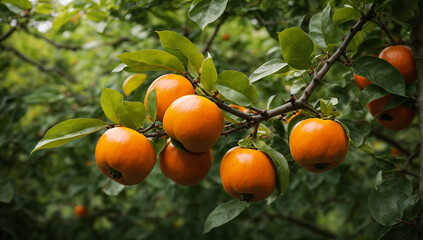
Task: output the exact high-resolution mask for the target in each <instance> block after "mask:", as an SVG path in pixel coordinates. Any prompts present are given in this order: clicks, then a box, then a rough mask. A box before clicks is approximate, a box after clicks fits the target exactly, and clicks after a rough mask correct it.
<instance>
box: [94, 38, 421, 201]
mask: <svg viewBox="0 0 423 240" xmlns="http://www.w3.org/2000/svg"><path fill="white" fill-rule="evenodd" d="M379 57H380V58H382V59H385V60H386V61H388V62H390V63H391V64H392V65H393V66H395V67H396V68H397V69H398V70H399V71H400V72H401V74H402V75H403V78H404V80H405V82H406V83H411V82H413V81H415V80H416V76H417V74H416V69H415V63H414V60H413V57H412V55H411V50H410V49H409V48H408V47H405V46H391V47H388V48H386V49H384V50H383V51H382V52H381V53H380V55H379ZM354 78H355V80H356V82H357V84H358V86H359V88H360V89H363V88H365V87H367V86H368V85H370V84H372V83H371V82H370V81H369V80H368V79H366V78H364V77H361V76H358V75H355V76H354ZM153 89H155V93H156V109H157V111H156V112H157V120H158V121H160V122H162V123H163V128H164V130H165V132H166V133H167V135H168V136H169V137H170V138H172V139H174V140H176V141H177V142H179V143H180V144H182V145H183V148H181V147H176V146H174V144H173V143H172V142H171V141H168V142H167V144H166V146H165V147H164V149H163V150H162V151H161V152H160V154H159V166H160V169H161V171H162V173H163V174H164V175H165V176H166V177H168V178H169V179H171V180H172V181H174V182H176V183H178V184H181V185H195V184H197V183H199V182H200V181H201V180H202V179H203V178H204V177H205V176H206V175H207V173H208V172H209V170H210V168H211V165H212V161H213V152H212V150H211V148H212V147H213V146H214V145H215V144H216V142H217V141H218V140H219V138H220V136H221V133H222V130H223V128H224V116H223V113H222V111H221V109H220V108H219V107H218V106H217V105H216V104H215V103H214V102H212V101H211V100H209V99H208V98H206V97H203V96H199V95H196V94H195V89H194V87H193V85H192V84H191V82H190V81H189V80H188V79H186V78H185V77H183V76H181V75H177V74H166V75H163V76H161V77H159V78H157V79H156V80H155V81H154V82H153V83H152V84H151V85H150V87H149V88H148V90H147V93H146V96H145V100H144V103H145V106H147V100H148V99H149V98H148V96H149V94H150V93H151V92H152V91H153ZM390 98H391V95H390V94H388V95H386V96H384V97H383V98H380V99H377V100H374V101H372V102H371V103H369V104H368V108H369V110H370V113H371V114H372V115H374V116H378V121H379V122H380V123H381V124H382V125H383V126H385V127H387V128H389V129H392V130H401V129H404V128H405V127H407V126H408V125H409V124H410V122H411V121H412V120H413V117H414V110H412V109H409V108H406V107H404V106H398V107H395V108H392V109H388V110H384V107H385V105H386V104H387V103H388V101H389V99H390ZM230 106H231V107H233V108H236V109H238V110H240V111H243V112H250V113H253V114H254V111H251V110H250V109H248V108H243V107H240V106H236V105H230ZM348 145H349V139H348V136H347V135H346V132H345V130H344V128H343V127H342V126H341V124H339V123H338V122H337V121H334V120H325V119H319V118H309V119H306V120H302V121H300V122H298V123H297V124H296V125H295V127H294V128H293V129H292V131H291V134H290V136H289V147H290V151H291V155H292V157H293V159H294V160H295V161H296V162H297V164H299V165H300V166H301V167H303V168H305V169H307V170H308V171H311V172H325V171H327V170H330V169H333V168H336V167H337V166H338V165H339V164H340V163H341V161H342V160H343V159H344V158H345V156H346V154H347V151H348ZM95 156H96V163H97V166H98V167H99V169H100V171H101V172H102V173H103V174H104V175H106V176H108V177H110V178H111V179H113V180H115V181H117V182H119V183H121V184H123V185H134V184H138V183H140V182H141V181H143V180H144V179H145V178H146V177H147V176H148V175H149V173H150V172H151V170H152V169H153V167H154V165H155V163H156V153H155V149H154V146H153V144H152V143H151V142H150V141H149V140H148V139H147V138H146V137H145V136H144V135H143V134H141V133H139V132H138V131H136V130H133V129H130V128H126V127H124V126H117V127H114V128H111V129H109V130H107V131H106V132H105V133H104V134H103V135H102V136H101V138H100V139H99V141H98V143H97V146H96V152H95ZM220 176H221V180H222V185H223V188H224V189H225V191H226V192H227V193H228V194H229V195H231V196H232V197H234V198H238V199H241V200H245V201H260V200H264V199H266V198H267V197H269V196H270V195H271V194H272V192H273V191H274V189H275V186H276V182H277V173H276V170H275V165H274V163H273V161H272V159H271V158H270V157H269V156H268V155H267V154H266V153H264V152H261V151H259V150H257V149H255V148H254V147H251V148H245V147H239V146H238V147H234V148H232V149H230V150H229V151H228V152H227V153H226V154H225V155H224V157H223V159H222V161H221V164H220Z"/></svg>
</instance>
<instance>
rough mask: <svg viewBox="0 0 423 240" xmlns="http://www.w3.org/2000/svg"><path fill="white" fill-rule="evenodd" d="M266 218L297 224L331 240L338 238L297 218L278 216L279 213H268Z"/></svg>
mask: <svg viewBox="0 0 423 240" xmlns="http://www.w3.org/2000/svg"><path fill="white" fill-rule="evenodd" d="M266 217H273V218H279V219H282V220H286V221H289V222H293V223H295V224H297V225H299V226H301V227H303V228H306V229H308V230H310V231H312V232H314V233H317V234H319V235H321V236H323V237H325V238H330V239H332V238H337V236H336V235H335V234H334V233H332V232H329V231H328V230H325V229H321V228H319V227H317V226H314V225H312V224H310V223H308V222H305V221H303V220H300V219H297V218H294V217H291V216H285V215H282V214H277V213H273V214H271V213H268V214H266Z"/></svg>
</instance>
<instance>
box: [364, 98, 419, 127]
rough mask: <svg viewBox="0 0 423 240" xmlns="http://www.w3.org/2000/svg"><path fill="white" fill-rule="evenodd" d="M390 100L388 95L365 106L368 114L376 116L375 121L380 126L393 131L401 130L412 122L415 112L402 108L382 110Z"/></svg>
mask: <svg viewBox="0 0 423 240" xmlns="http://www.w3.org/2000/svg"><path fill="white" fill-rule="evenodd" d="M390 99H391V95H390V94H388V95H386V96H384V97H382V98H379V99H376V100H373V101H372V102H370V103H369V104H368V105H367V107H368V108H369V112H370V113H371V114H372V115H373V116H376V115H378V117H377V121H378V122H379V123H380V124H382V126H384V127H386V128H388V129H391V130H393V131H400V130H403V129H405V128H406V127H408V125H410V123H411V122H412V121H413V119H414V115H415V113H416V111H415V110H414V109H410V108H407V107H404V106H398V107H395V108H391V109H388V110H383V108H384V107H385V106H386V104H388V102H389V100H390Z"/></svg>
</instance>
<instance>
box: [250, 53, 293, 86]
mask: <svg viewBox="0 0 423 240" xmlns="http://www.w3.org/2000/svg"><path fill="white" fill-rule="evenodd" d="M279 71H282V72H287V71H289V66H288V64H287V63H285V62H284V61H282V60H281V59H272V60H270V61H267V62H265V63H264V64H263V65H261V66H260V67H259V68H257V69H256V70H255V71H254V72H253V73H251V75H250V77H249V78H250V83H253V82H256V81H258V80H260V79H262V78H264V77H267V76H269V75H271V74H273V73H276V72H279Z"/></svg>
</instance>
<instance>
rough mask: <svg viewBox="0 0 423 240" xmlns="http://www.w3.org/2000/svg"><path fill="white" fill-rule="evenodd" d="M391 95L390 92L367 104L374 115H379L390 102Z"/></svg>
mask: <svg viewBox="0 0 423 240" xmlns="http://www.w3.org/2000/svg"><path fill="white" fill-rule="evenodd" d="M391 97H392V96H391V94H388V95H385V96H383V97H381V98H378V99H376V100H373V101H371V102H370V103H369V104H367V108H368V109H369V112H370V114H372V116H376V115H378V114H379V113H380V112H381V111H382V110H383V108H384V107H385V106H386V104H388V102H389V100H390V99H391Z"/></svg>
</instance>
